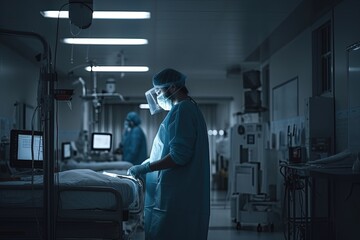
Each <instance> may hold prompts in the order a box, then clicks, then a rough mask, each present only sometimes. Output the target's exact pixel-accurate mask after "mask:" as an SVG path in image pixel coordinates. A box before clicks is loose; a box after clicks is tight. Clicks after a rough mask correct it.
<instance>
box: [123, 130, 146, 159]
mask: <svg viewBox="0 0 360 240" xmlns="http://www.w3.org/2000/svg"><path fill="white" fill-rule="evenodd" d="M122 144H123V156H122V160H123V161H127V162H131V163H132V164H134V165H138V164H141V163H142V162H143V161H144V160H145V159H147V146H146V138H145V134H144V132H143V130H142V129H141V127H140V126H134V127H133V128H130V130H128V131H127V132H126V133H125V134H124V135H123V142H122Z"/></svg>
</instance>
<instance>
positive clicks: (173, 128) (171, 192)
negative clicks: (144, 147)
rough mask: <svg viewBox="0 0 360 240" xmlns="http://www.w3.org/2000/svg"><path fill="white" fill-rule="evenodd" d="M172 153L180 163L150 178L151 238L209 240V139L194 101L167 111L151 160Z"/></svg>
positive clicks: (147, 204) (147, 199) (147, 223)
mask: <svg viewBox="0 0 360 240" xmlns="http://www.w3.org/2000/svg"><path fill="white" fill-rule="evenodd" d="M169 153H170V155H171V158H172V159H173V161H174V162H175V163H176V164H177V165H179V166H177V167H175V168H170V169H166V170H162V171H155V172H151V173H148V174H147V176H146V194H145V238H146V239H147V240H150V239H151V240H152V239H153V240H165V239H166V240H169V239H171V240H174V239H175V240H176V239H179V240H184V239H186V240H192V239H193V240H202V239H207V234H208V225H209V217H210V164H209V143H208V136H207V127H206V124H205V120H204V118H203V115H202V113H201V112H200V110H199V108H198V106H197V105H196V103H195V102H193V101H191V100H184V101H181V102H180V103H178V104H176V105H174V106H173V107H172V109H171V110H170V112H169V113H168V114H167V116H166V117H165V119H164V121H163V122H162V123H161V125H160V127H159V130H158V133H157V135H156V137H155V139H154V142H153V146H152V149H151V154H150V161H151V162H152V161H157V160H159V159H161V158H162V157H164V156H165V155H167V154H169Z"/></svg>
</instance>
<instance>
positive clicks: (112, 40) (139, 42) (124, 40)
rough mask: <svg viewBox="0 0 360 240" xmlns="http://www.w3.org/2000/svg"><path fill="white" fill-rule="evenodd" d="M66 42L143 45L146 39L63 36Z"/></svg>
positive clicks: (146, 42)
mask: <svg viewBox="0 0 360 240" xmlns="http://www.w3.org/2000/svg"><path fill="white" fill-rule="evenodd" d="M62 41H63V42H64V43H66V44H80V45H145V44H148V40H147V39H142V38H64V39H63V40H62Z"/></svg>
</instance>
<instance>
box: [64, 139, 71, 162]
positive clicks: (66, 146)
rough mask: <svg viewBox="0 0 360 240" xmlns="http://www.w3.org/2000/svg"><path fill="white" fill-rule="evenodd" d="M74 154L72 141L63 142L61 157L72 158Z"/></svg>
mask: <svg viewBox="0 0 360 240" xmlns="http://www.w3.org/2000/svg"><path fill="white" fill-rule="evenodd" d="M71 156H72V154H71V143H70V142H63V143H62V144H61V157H62V159H63V160H67V159H70V158H71Z"/></svg>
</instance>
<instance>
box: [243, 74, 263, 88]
mask: <svg viewBox="0 0 360 240" xmlns="http://www.w3.org/2000/svg"><path fill="white" fill-rule="evenodd" d="M259 87H261V81H260V71H258V70H250V71H247V72H244V73H243V88H244V89H253V90H255V89H258V88H259Z"/></svg>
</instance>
